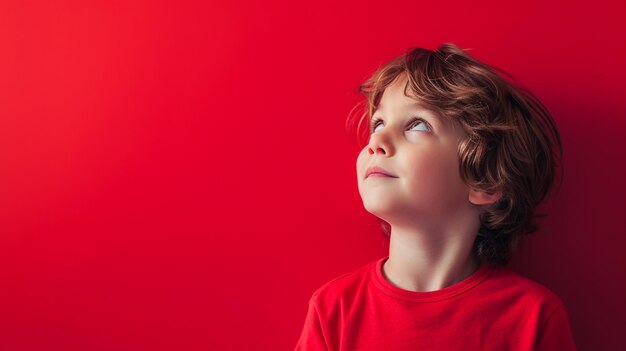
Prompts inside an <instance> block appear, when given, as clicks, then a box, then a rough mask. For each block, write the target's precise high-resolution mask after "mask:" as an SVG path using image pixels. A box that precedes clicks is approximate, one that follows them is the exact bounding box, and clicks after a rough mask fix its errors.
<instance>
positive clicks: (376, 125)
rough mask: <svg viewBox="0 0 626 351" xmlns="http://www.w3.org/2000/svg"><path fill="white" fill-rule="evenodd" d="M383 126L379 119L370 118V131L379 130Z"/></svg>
mask: <svg viewBox="0 0 626 351" xmlns="http://www.w3.org/2000/svg"><path fill="white" fill-rule="evenodd" d="M383 127H384V125H383V121H381V120H380V119H372V123H371V124H370V133H376V132H379V131H380V130H381V129H382V128H383Z"/></svg>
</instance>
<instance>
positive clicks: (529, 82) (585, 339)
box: [0, 0, 626, 350]
mask: <svg viewBox="0 0 626 351" xmlns="http://www.w3.org/2000/svg"><path fill="white" fill-rule="evenodd" d="M203 3H204V2H200V1H197V2H191V1H190V2H186V1H144V2H132V4H129V3H128V2H126V1H113V2H111V1H101V2H98V3H97V2H93V1H87V2H84V1H75V2H67V1H57V2H55V4H54V5H51V4H49V3H48V2H36V1H3V2H1V3H0V81H1V83H0V165H1V166H0V167H1V168H0V349H2V350H53V349H59V350H60V349H62V350H178V349H180V350H291V349H293V346H294V345H295V342H296V340H297V338H298V336H299V333H300V330H301V328H302V323H303V321H304V315H305V312H306V305H307V301H308V298H309V297H310V295H311V294H312V293H313V291H314V290H315V289H316V288H317V287H319V286H320V285H321V284H322V283H324V282H326V281H328V280H329V279H331V278H333V277H335V276H338V275H340V274H343V273H346V272H348V271H350V270H353V269H356V268H358V267H361V266H362V265H364V264H366V263H368V262H370V261H371V260H373V259H375V258H377V257H380V256H381V255H384V254H385V246H384V242H383V238H382V234H381V233H380V232H379V230H378V225H377V224H376V222H375V219H374V218H373V217H372V216H370V215H369V214H368V213H367V212H365V210H364V209H363V207H362V204H361V202H360V199H359V196H358V192H357V187H356V176H355V158H356V153H357V151H358V150H357V148H356V145H355V142H354V140H353V138H352V137H351V136H350V135H348V134H347V133H346V131H345V130H344V121H345V116H346V115H347V114H348V112H349V111H350V109H351V108H352V107H353V106H354V104H355V103H357V102H358V101H359V96H357V94H356V88H357V86H358V84H359V83H360V82H361V81H363V80H364V79H365V78H366V77H367V76H368V74H370V73H371V72H373V71H374V70H375V69H376V68H377V67H378V66H379V65H381V64H383V63H384V62H386V61H387V60H389V59H391V58H392V57H394V56H396V55H399V54H401V53H403V52H404V51H405V50H406V49H407V48H409V47H411V46H425V47H428V48H431V49H434V48H436V46H437V45H438V44H440V43H442V42H447V41H451V42H454V43H456V44H457V45H459V46H461V47H462V48H466V49H471V51H470V53H472V54H473V55H475V56H476V57H477V58H479V59H481V60H484V61H485V62H487V63H490V64H493V65H496V66H498V67H500V68H503V69H505V70H507V71H508V72H510V73H511V74H513V75H514V76H515V77H516V78H518V79H519V81H520V82H522V83H523V84H524V85H525V86H527V87H528V88H530V89H531V90H532V91H533V92H535V94H536V95H537V96H538V97H539V98H540V99H541V100H542V101H543V102H544V103H545V104H546V105H547V106H548V108H549V109H550V110H551V111H552V112H553V114H554V118H555V120H556V122H557V124H558V127H559V128H560V131H561V136H562V139H563V144H564V148H565V153H564V163H565V181H564V184H563V187H562V189H561V192H560V193H559V194H557V196H556V197H554V198H553V199H551V200H550V202H548V203H547V204H546V206H545V210H546V212H547V213H548V217H547V218H546V219H545V220H544V221H543V222H542V223H543V225H544V228H545V229H544V230H543V231H542V232H541V233H538V234H537V235H535V236H534V237H533V238H532V239H531V240H530V241H529V242H528V243H527V245H526V246H525V247H524V249H523V250H522V251H521V253H520V255H518V256H517V257H516V258H515V261H514V263H513V265H512V266H513V267H514V268H515V269H516V270H518V271H520V272H522V273H524V274H526V275H528V276H530V277H532V278H533V279H535V280H537V281H539V282H541V283H543V284H545V285H547V286H548V287H550V288H551V289H552V290H554V291H555V292H557V293H558V294H559V295H560V296H561V297H562V298H563V300H564V301H565V303H566V304H567V307H568V309H569V312H570V317H571V320H572V326H573V330H574V333H575V338H576V341H577V343H578V345H579V348H580V349H581V350H623V349H626V339H625V337H624V335H625V334H623V331H624V330H626V323H625V321H626V317H625V316H626V307H625V302H624V296H626V274H625V273H626V271H625V267H626V262H625V260H626V235H625V234H626V223H625V221H624V218H625V217H626V208H625V207H626V206H625V201H624V198H625V197H626V186H625V185H624V179H626V174H625V173H626V172H625V169H626V168H625V166H624V161H625V159H624V151H623V150H624V145H623V140H624V136H625V134H626V133H625V127H626V122H625V120H624V116H625V115H626V107H625V106H626V105H624V97H625V96H624V81H625V79H626V69H625V68H624V62H626V52H625V51H626V50H625V48H626V45H624V44H625V42H624V37H625V36H624V34H626V33H625V29H626V28H625V27H624V20H623V19H624V14H625V13H626V8H625V6H624V2H623V1H595V2H591V3H589V2H587V3H581V4H579V5H574V4H573V3H572V2H570V1H560V2H558V3H557V2H549V3H547V4H546V2H541V3H540V2H535V3H533V2H525V3H519V4H515V5H510V4H509V5H504V4H503V3H502V2H500V1H490V2H484V3H483V4H480V5H475V4H472V5H469V3H468V2H465V1H456V3H451V2H440V3H437V2H416V1H404V2H394V3H390V2H374V1H370V2H364V1H346V2H343V3H342V5H338V4H337V2H336V1H326V0H324V1H315V2H302V3H301V2H292V1H272V2H266V1H256V2H253V1H245V2H235V1H233V2H226V1H221V2H210V3H206V4H203Z"/></svg>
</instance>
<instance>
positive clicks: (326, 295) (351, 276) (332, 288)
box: [311, 261, 377, 305]
mask: <svg viewBox="0 0 626 351" xmlns="http://www.w3.org/2000/svg"><path fill="white" fill-rule="evenodd" d="M376 262H377V261H374V262H370V263H368V264H367V265H364V266H362V267H361V268H358V269H356V270H353V271H351V272H349V273H345V274H342V275H340V276H338V277H336V278H334V279H332V280H330V281H328V282H326V283H325V284H324V285H322V286H321V287H319V288H318V289H317V290H316V291H315V292H314V293H313V295H312V297H311V302H314V303H316V304H322V305H325V304H328V303H336V302H339V301H342V300H344V299H345V298H347V297H354V296H355V295H357V294H358V293H359V292H362V291H364V288H365V287H366V286H367V285H368V284H369V282H370V279H371V272H372V269H373V266H375V265H376Z"/></svg>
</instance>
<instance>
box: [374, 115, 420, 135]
mask: <svg viewBox="0 0 626 351" xmlns="http://www.w3.org/2000/svg"><path fill="white" fill-rule="evenodd" d="M382 122H383V121H382V120H381V119H380V118H373V119H372V122H371V123H370V134H373V133H374V130H375V129H376V127H378V125H379V124H380V123H382ZM420 122H421V123H424V124H425V125H426V127H427V128H428V130H429V131H430V130H432V128H431V127H430V125H429V124H428V123H427V122H426V121H425V120H423V119H421V118H413V119H412V120H411V121H410V122H409V125H408V128H409V129H411V128H413V127H415V126H416V125H418V124H419V123H420Z"/></svg>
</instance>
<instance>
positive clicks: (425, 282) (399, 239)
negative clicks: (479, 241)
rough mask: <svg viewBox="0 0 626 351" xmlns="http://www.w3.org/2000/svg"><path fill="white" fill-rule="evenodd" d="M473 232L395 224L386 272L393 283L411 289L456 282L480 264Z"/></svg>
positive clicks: (426, 289)
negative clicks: (424, 229)
mask: <svg viewBox="0 0 626 351" xmlns="http://www.w3.org/2000/svg"><path fill="white" fill-rule="evenodd" d="M473 233H475V231H474V232H473ZM473 233H472V232H471V231H469V232H465V233H456V234H449V233H432V232H431V233H423V232H416V231H415V230H407V229H406V228H397V227H396V228H394V227H393V226H392V229H391V240H390V244H389V259H388V260H387V261H386V262H385V264H384V265H383V273H384V275H385V276H386V278H387V280H389V281H390V282H391V283H392V284H394V285H395V286H397V287H399V288H401V289H404V290H409V291H435V290H440V289H443V288H446V287H448V286H451V285H453V284H456V283H458V282H460V281H462V280H464V279H465V278H467V277H469V276H470V275H471V274H472V273H474V272H475V271H476V269H477V268H478V261H477V260H476V258H475V257H474V255H473V253H472V246H473V244H474V239H475V237H476V235H475V234H473Z"/></svg>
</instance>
